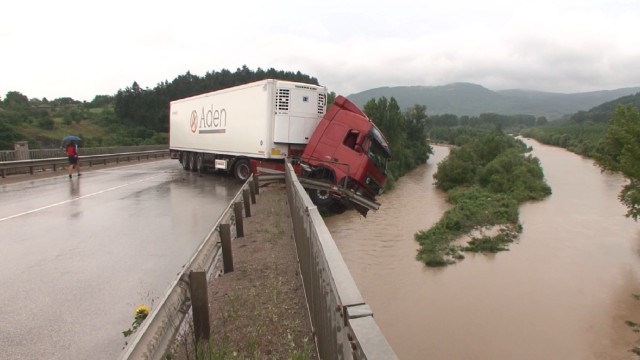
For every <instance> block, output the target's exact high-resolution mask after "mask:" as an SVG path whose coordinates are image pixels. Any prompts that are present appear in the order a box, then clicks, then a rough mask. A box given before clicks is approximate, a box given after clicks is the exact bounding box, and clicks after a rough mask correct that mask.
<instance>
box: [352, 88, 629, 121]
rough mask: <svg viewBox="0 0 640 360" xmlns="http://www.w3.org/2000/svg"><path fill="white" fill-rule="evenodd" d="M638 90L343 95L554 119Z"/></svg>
mask: <svg viewBox="0 0 640 360" xmlns="http://www.w3.org/2000/svg"><path fill="white" fill-rule="evenodd" d="M638 92H640V87H631V88H623V89H616V90H601V91H591V92H583V93H572V94H563V93H553V92H543V91H530V90H517V89H514V90H501V91H493V90H489V89H487V88H485V87H483V86H481V85H477V84H471V83H454V84H449V85H443V86H396V87H380V88H375V89H370V90H366V91H363V92H359V93H356V94H351V95H349V96H347V98H349V100H351V101H353V102H354V103H355V104H356V105H358V106H359V107H363V106H364V104H365V103H366V102H367V101H369V100H371V99H378V98H380V97H383V96H384V97H386V98H387V99H389V98H391V97H393V98H395V99H396V101H397V102H398V105H399V106H400V109H401V110H406V109H407V108H410V107H412V106H413V105H415V104H419V105H425V106H426V107H427V114H429V115H437V114H455V115H458V116H463V115H469V116H478V115H480V114H482V113H498V114H503V115H518V114H527V115H534V116H536V117H538V116H545V117H546V118H547V119H549V120H555V119H559V118H561V117H563V116H565V115H571V114H574V113H576V112H578V111H581V110H582V111H586V110H589V109H591V108H593V107H595V106H597V105H600V104H602V103H605V102H607V101H611V100H614V99H617V98H620V97H623V96H627V95H632V94H635V93H638Z"/></svg>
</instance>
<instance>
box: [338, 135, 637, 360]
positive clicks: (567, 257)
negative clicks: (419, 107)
mask: <svg viewBox="0 0 640 360" xmlns="http://www.w3.org/2000/svg"><path fill="white" fill-rule="evenodd" d="M525 142H527V143H528V144H529V145H531V146H533V148H534V151H533V154H534V155H535V156H537V157H538V158H539V159H540V161H541V164H542V167H543V169H544V173H545V177H546V180H547V183H548V184H549V185H550V186H551V188H552V190H553V195H551V196H550V197H548V198H547V199H545V200H543V201H540V202H533V203H527V204H525V205H523V206H521V208H520V221H521V223H522V224H523V226H524V231H523V233H522V236H521V237H520V239H519V240H518V241H517V242H516V243H514V244H512V245H511V247H510V251H507V252H501V253H498V254H495V255H484V254H475V255H474V254H467V256H466V258H465V259H464V260H462V261H461V262H459V263H458V264H455V265H452V266H448V267H445V268H435V269H434V268H428V267H426V266H424V265H423V264H422V263H420V262H418V261H416V260H415V254H416V251H417V249H418V243H417V242H416V241H415V240H414V238H413V235H414V233H415V232H417V231H419V230H423V229H428V228H429V227H430V226H431V225H432V224H434V223H435V222H436V221H438V219H439V218H440V217H441V215H442V214H443V212H444V211H446V210H447V209H448V208H449V205H448V204H447V202H446V201H445V195H444V194H443V193H442V192H440V191H438V190H437V189H435V187H434V186H433V182H434V180H433V177H432V176H433V174H434V173H435V171H436V168H437V163H438V162H439V161H441V160H442V159H444V158H445V156H446V155H447V153H448V149H447V148H445V147H435V154H434V155H433V156H432V157H431V159H429V161H428V163H427V165H425V166H422V167H420V168H418V169H416V170H414V171H413V172H411V173H409V174H408V175H406V176H404V177H403V178H402V179H400V180H399V181H398V182H397V183H396V187H395V189H394V190H392V191H390V192H389V193H387V194H384V195H383V196H381V197H380V201H381V202H382V204H383V205H382V207H381V208H380V210H379V211H378V212H376V213H372V214H370V215H369V216H368V217H367V218H366V219H365V218H362V217H360V216H359V215H358V214H357V213H355V212H348V213H345V214H342V215H339V216H334V217H331V218H328V219H326V223H327V226H328V227H329V229H330V231H331V233H332V234H333V237H334V239H335V241H336V243H337V244H338V247H339V248H340V250H341V252H342V255H343V257H344V259H345V261H346V263H347V265H348V267H349V269H350V271H351V273H352V275H353V277H354V278H355V280H356V282H357V284H358V287H359V288H360V291H361V292H362V295H363V296H364V299H365V301H366V302H367V303H368V304H369V305H370V306H371V307H372V309H373V311H374V318H375V319H376V322H377V324H378V325H379V326H380V328H381V330H382V332H383V333H384V335H385V336H386V338H387V339H388V340H389V342H390V344H391V346H392V347H393V349H394V350H395V352H396V354H397V355H398V357H399V358H400V359H447V360H450V359H474V360H475V359H492V360H494V359H535V360H540V359H576V360H585V359H594V360H595V359H598V360H600V359H637V358H638V357H637V356H636V355H634V354H633V353H631V352H630V349H631V348H633V346H634V345H635V344H636V343H637V342H639V343H640V333H634V332H633V331H632V328H630V327H629V326H628V325H626V324H625V321H635V322H639V323H640V301H638V300H636V299H635V298H634V297H633V295H634V294H640V284H639V280H640V225H639V224H638V223H635V222H634V221H633V220H630V219H628V218H626V217H625V216H624V214H625V208H624V206H622V205H621V204H620V203H619V201H618V199H617V195H618V192H619V191H620V188H621V186H622V185H623V184H624V183H625V181H624V179H623V178H622V177H621V176H619V175H615V174H607V173H604V174H603V173H601V172H600V170H599V169H598V168H597V167H596V166H594V165H593V161H591V160H588V159H585V158H582V157H580V156H578V155H575V154H572V153H570V152H568V151H565V150H563V149H560V148H554V147H550V146H545V145H541V144H539V143H537V142H535V141H532V140H525Z"/></svg>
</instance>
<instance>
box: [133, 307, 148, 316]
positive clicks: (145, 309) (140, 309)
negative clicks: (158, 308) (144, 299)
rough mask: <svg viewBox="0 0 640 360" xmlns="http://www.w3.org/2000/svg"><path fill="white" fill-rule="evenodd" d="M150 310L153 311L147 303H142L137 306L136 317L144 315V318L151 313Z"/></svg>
mask: <svg viewBox="0 0 640 360" xmlns="http://www.w3.org/2000/svg"><path fill="white" fill-rule="evenodd" d="M150 312H151V309H149V307H148V306H147V305H140V306H138V307H137V308H136V311H135V312H134V315H135V316H136V317H138V316H142V318H143V319H144V318H146V317H147V315H149V313H150Z"/></svg>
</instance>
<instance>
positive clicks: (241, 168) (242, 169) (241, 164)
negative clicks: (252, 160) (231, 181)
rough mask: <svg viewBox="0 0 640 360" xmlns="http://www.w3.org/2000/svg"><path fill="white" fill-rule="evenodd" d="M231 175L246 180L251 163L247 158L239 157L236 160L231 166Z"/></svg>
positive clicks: (249, 174)
mask: <svg viewBox="0 0 640 360" xmlns="http://www.w3.org/2000/svg"><path fill="white" fill-rule="evenodd" d="M233 176H234V177H235V178H236V179H238V180H240V181H242V182H245V181H247V180H248V179H249V177H250V176H251V164H249V160H247V159H240V160H238V161H236V164H235V165H234V166H233Z"/></svg>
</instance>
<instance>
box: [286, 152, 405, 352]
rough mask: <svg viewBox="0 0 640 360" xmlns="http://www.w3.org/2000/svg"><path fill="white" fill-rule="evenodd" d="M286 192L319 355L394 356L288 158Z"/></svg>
mask: <svg viewBox="0 0 640 360" xmlns="http://www.w3.org/2000/svg"><path fill="white" fill-rule="evenodd" d="M285 176H286V183H287V198H288V201H289V207H290V210H291V219H292V221H293V231H294V237H295V241H296V248H297V251H298V259H299V262H300V271H301V273H302V279H303V282H304V289H305V292H306V297H307V304H308V306H309V311H310V313H311V323H312V325H313V327H314V332H315V334H316V342H317V345H318V352H319V354H320V358H322V359H397V356H396V354H395V352H394V351H393V349H392V348H391V346H390V345H389V343H388V342H387V340H386V338H385V337H384V335H383V334H382V332H381V331H380V329H379V328H378V325H377V324H376V322H375V320H374V319H373V312H372V311H371V308H370V307H369V305H367V304H366V303H365V301H364V300H363V298H362V295H361V294H360V290H359V289H358V287H357V285H356V283H355V281H354V279H353V277H352V276H351V273H350V272H349V269H348V268H347V265H346V263H345V262H344V259H343V258H342V255H341V254H340V251H339V250H338V247H337V246H336V243H335V241H334V240H333V237H332V236H331V233H330V232H329V230H328V229H327V226H326V225H325V223H324V220H323V219H322V217H321V216H320V213H319V212H318V209H317V207H316V206H315V205H314V204H313V203H312V202H311V199H310V198H309V196H308V195H307V192H306V191H305V189H304V188H303V186H302V184H301V183H300V181H299V180H298V179H297V177H296V175H295V172H294V170H293V167H292V166H291V164H289V163H287V170H286V175H285Z"/></svg>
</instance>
